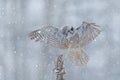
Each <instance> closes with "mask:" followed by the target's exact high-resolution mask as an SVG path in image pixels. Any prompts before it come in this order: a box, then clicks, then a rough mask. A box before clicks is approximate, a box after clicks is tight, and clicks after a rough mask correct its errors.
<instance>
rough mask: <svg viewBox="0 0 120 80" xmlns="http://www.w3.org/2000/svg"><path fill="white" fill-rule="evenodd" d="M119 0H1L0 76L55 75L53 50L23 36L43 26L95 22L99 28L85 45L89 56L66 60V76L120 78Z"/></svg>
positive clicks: (24, 79) (10, 79)
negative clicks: (84, 61)
mask: <svg viewBox="0 0 120 80" xmlns="http://www.w3.org/2000/svg"><path fill="white" fill-rule="evenodd" d="M119 3H120V0H0V80H55V75H54V72H53V68H54V60H55V57H56V55H58V54H61V53H62V54H65V53H66V51H65V50H60V49H54V48H50V47H47V46H45V45H43V44H40V43H35V42H34V41H31V40H30V39H29V38H28V36H27V35H28V33H29V32H30V31H32V30H34V29H38V28H41V27H42V26H46V25H53V26H55V27H59V28H62V27H63V26H66V25H68V26H73V27H78V26H80V25H81V23H82V21H88V22H95V23H97V24H98V25H100V26H101V27H102V33H101V34H100V35H99V36H98V37H97V38H96V40H95V41H93V42H92V43H91V44H89V45H88V46H87V47H86V52H87V53H88V55H89V56H90V61H89V62H88V64H87V65H84V66H74V65H72V64H71V63H70V62H69V61H68V60H67V59H65V70H66V75H65V80H120V4H119Z"/></svg>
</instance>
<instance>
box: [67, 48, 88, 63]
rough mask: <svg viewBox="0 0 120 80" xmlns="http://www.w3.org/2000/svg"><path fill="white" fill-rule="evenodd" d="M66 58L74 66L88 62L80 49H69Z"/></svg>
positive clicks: (86, 56)
mask: <svg viewBox="0 0 120 80" xmlns="http://www.w3.org/2000/svg"><path fill="white" fill-rule="evenodd" d="M67 56H68V59H69V60H70V61H71V62H72V63H73V64H75V65H76V64H77V65H83V64H86V63H87V62H88V60H89V57H88V55H87V54H86V53H85V52H84V50H83V49H81V48H69V49H68V55H67Z"/></svg>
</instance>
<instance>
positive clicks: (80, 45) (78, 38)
mask: <svg viewBox="0 0 120 80" xmlns="http://www.w3.org/2000/svg"><path fill="white" fill-rule="evenodd" d="M100 32H101V28H100V27H99V26H98V25H96V24H95V23H88V22H82V25H81V26H79V27H77V28H74V27H69V26H65V27H63V28H62V29H59V28H56V27H53V26H44V27H42V28H41V29H37V30H34V31H32V32H30V33H29V37H30V38H31V39H32V40H35V41H36V42H43V43H44V44H46V45H48V46H51V47H55V48H60V49H66V50H67V52H68V53H67V57H68V59H70V60H71V62H73V63H76V64H86V63H87V62H88V60H89V57H88V55H87V54H86V52H85V51H84V47H85V46H87V45H88V44H89V43H91V42H92V41H93V40H94V39H95V38H96V37H97V36H98V35H99V34H100Z"/></svg>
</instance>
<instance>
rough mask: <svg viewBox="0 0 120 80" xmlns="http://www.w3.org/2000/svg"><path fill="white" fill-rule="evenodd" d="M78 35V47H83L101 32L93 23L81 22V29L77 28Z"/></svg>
mask: <svg viewBox="0 0 120 80" xmlns="http://www.w3.org/2000/svg"><path fill="white" fill-rule="evenodd" d="M77 30H78V33H79V40H80V46H81V47H84V46H86V45H87V44H89V43H90V42H92V41H93V40H94V39H95V38H96V37H97V36H98V35H99V34H100V32H101V29H100V27H99V26H98V25H96V24H95V23H87V22H83V24H82V26H81V27H78V28H77Z"/></svg>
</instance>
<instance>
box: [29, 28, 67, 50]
mask: <svg viewBox="0 0 120 80" xmlns="http://www.w3.org/2000/svg"><path fill="white" fill-rule="evenodd" d="M59 31H60V30H59V29H58V28H55V27H52V26H46V27H43V28H41V29H38V30H34V31H32V32H30V33H29V36H30V38H31V39H32V40H33V39H34V40H35V41H36V42H38V41H40V42H45V43H46V44H47V45H48V46H52V47H57V48H67V40H66V39H65V38H64V36H60V37H59V36H58V35H61V34H60V32H59Z"/></svg>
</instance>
